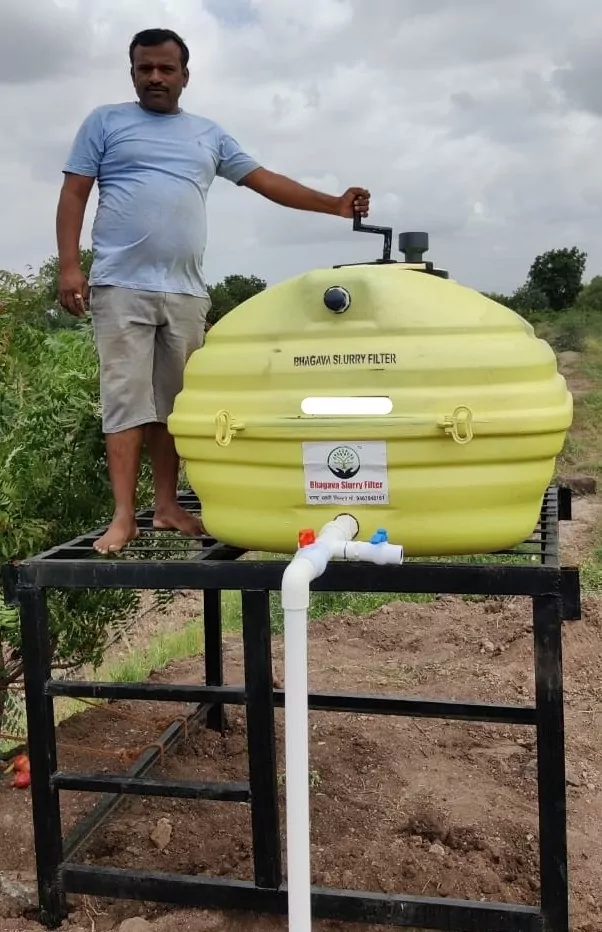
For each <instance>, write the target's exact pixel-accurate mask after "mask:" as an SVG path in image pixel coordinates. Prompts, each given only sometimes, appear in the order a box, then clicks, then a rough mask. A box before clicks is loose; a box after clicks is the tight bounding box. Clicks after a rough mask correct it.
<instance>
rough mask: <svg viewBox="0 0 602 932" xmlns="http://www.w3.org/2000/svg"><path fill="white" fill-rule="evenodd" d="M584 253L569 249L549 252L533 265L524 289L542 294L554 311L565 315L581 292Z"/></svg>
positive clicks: (585, 258) (539, 257) (537, 259)
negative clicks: (526, 287)
mask: <svg viewBox="0 0 602 932" xmlns="http://www.w3.org/2000/svg"><path fill="white" fill-rule="evenodd" d="M586 261H587V253H585V252H582V251H581V250H580V249H577V247H576V246H573V247H572V249H551V250H549V251H548V252H544V253H543V254H542V255H540V256H537V258H536V259H535V261H534V262H533V264H532V266H531V268H530V270H529V276H528V278H527V285H528V286H530V287H532V288H534V289H536V291H539V292H541V293H542V294H544V295H545V296H546V298H547V300H548V304H549V306H550V308H551V309H552V310H553V311H564V310H567V308H570V307H572V306H573V304H574V303H575V301H576V299H577V296H578V295H579V292H580V291H581V288H582V282H583V273H584V272H585V264H586Z"/></svg>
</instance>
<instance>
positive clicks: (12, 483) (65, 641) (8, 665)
mask: <svg viewBox="0 0 602 932" xmlns="http://www.w3.org/2000/svg"><path fill="white" fill-rule="evenodd" d="M47 306H48V296H47V291H46V290H45V288H44V287H43V283H41V282H40V280H39V279H36V278H30V279H23V278H20V277H18V276H9V275H6V274H4V275H3V276H2V278H1V279H0V325H1V329H0V333H1V336H0V564H1V563H4V562H6V561H9V560H15V559H17V560H18V559H23V558H24V557H27V556H31V555H33V554H35V553H37V552H39V551H41V550H45V549H47V548H49V547H52V546H55V545H56V544H58V543H61V542H63V541H65V540H69V539H71V538H73V537H75V536H77V535H78V534H81V533H83V532H85V531H87V530H89V529H90V527H95V526H98V525H100V524H102V523H104V522H105V521H107V520H108V519H109V517H110V515H111V511H112V495H111V489H110V484H109V481H108V476H107V469H106V462H105V447H104V438H103V434H102V428H101V418H100V407H99V398H98V366H97V357H96V351H95V348H94V344H93V340H92V333H91V326H90V324H89V322H88V321H87V320H86V321H83V322H78V323H77V326H73V324H72V323H71V326H70V328H69V329H63V328H60V327H57V318H56V315H54V314H49V313H48V312H47V310H46V308H47ZM140 489H141V493H142V494H141V499H142V500H143V501H144V502H145V503H147V502H148V501H150V499H151V495H150V489H151V486H150V482H149V471H148V469H147V467H145V468H144V471H143V473H142V477H141V485H140ZM138 600H139V597H138V594H137V593H135V592H131V591H123V592H122V591H101V592H98V591H97V592H86V591H84V592H77V591H68V592H57V591H53V590H51V591H49V593H48V603H49V610H50V624H51V637H52V646H53V650H54V662H55V663H56V664H61V665H62V666H76V665H80V664H82V663H93V664H95V665H96V664H99V663H100V661H101V659H102V655H103V651H104V647H105V643H106V640H107V636H108V634H109V631H110V629H111V628H114V626H115V625H116V624H118V623H119V622H120V621H123V620H124V619H126V618H127V617H128V616H129V615H130V614H131V613H132V611H134V610H135V608H136V607H137V605H138ZM21 673H22V666H21V655H20V628H19V624H18V618H17V614H16V612H14V611H12V610H10V609H8V608H7V607H6V606H4V605H3V604H2V602H1V600H0V726H1V722H2V711H3V706H4V700H5V697H6V688H5V687H6V685H7V684H9V683H11V682H14V681H15V680H16V679H18V678H19V677H20V675H21ZM3 687H4V688H3Z"/></svg>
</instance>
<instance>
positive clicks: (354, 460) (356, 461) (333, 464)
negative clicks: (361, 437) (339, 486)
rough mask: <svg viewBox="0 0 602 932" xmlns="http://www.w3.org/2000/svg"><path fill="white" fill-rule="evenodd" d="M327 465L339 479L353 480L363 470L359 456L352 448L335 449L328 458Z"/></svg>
mask: <svg viewBox="0 0 602 932" xmlns="http://www.w3.org/2000/svg"><path fill="white" fill-rule="evenodd" d="M327 464H328V468H329V469H330V471H331V473H332V474H333V476H336V477H337V479H353V477H354V476H357V474H358V472H359V471H360V469H361V468H362V464H361V463H360V458H359V456H358V455H357V453H356V452H355V450H352V449H351V447H335V449H334V450H333V451H332V452H331V454H330V456H329V457H328V460H327Z"/></svg>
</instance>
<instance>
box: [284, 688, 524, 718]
mask: <svg viewBox="0 0 602 932" xmlns="http://www.w3.org/2000/svg"><path fill="white" fill-rule="evenodd" d="M274 704H275V705H276V706H278V707H282V706H284V704H285V703H284V690H275V691H274ZM309 707H310V709H312V711H314V712H357V713H358V714H362V715H399V716H404V717H409V718H433V719H451V720H453V721H458V722H493V723H499V724H508V725H535V724H536V722H537V717H536V709H535V707H534V706H520V705H493V704H489V703H483V702H452V701H440V700H431V699H400V698H397V697H396V696H366V695H364V696H361V695H352V694H346V693H310V694H309Z"/></svg>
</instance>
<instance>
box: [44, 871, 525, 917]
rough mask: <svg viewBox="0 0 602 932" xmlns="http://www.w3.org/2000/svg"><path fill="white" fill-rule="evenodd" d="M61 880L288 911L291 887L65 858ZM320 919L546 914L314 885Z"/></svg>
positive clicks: (83, 889) (108, 891)
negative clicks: (274, 887) (80, 862)
mask: <svg viewBox="0 0 602 932" xmlns="http://www.w3.org/2000/svg"><path fill="white" fill-rule="evenodd" d="M60 874H61V880H62V883H63V884H64V887H65V890H66V891H67V892H70V893H77V894H80V895H81V894H88V895H90V896H99V897H111V898H114V897H118V898H121V899H129V900H138V901H140V900H147V901H153V902H158V903H173V904H175V905H178V906H189V907H195V906H196V907H203V908H205V909H207V908H209V909H221V910H244V911H249V912H254V913H263V914H272V915H285V914H286V911H287V908H288V897H287V891H286V887H285V886H284V885H283V886H282V887H281V888H280V889H279V890H266V889H261V888H259V887H255V886H254V884H252V883H250V882H247V881H242V880H226V879H224V878H221V877H220V878H212V877H211V878H210V877H198V876H182V875H178V874H167V873H161V872H158V871H138V870H131V869H129V870H126V869H118V868H111V867H99V866H97V865H94V866H84V865H76V864H70V863H63V864H62V865H61V870H60ZM312 912H313V915H314V916H315V917H316V918H317V919H334V920H339V921H342V922H362V923H374V924H378V925H391V926H398V927H405V928H408V927H419V928H422V929H441V930H445V932H541V930H542V923H541V914H540V911H539V910H538V909H535V908H534V907H531V906H519V905H515V904H506V903H482V902H477V901H473V900H452V899H444V898H443V897H440V898H439V897H421V896H390V895H389V896H387V895H383V894H380V893H360V892H356V891H348V890H325V889H322V888H316V887H314V888H312Z"/></svg>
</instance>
